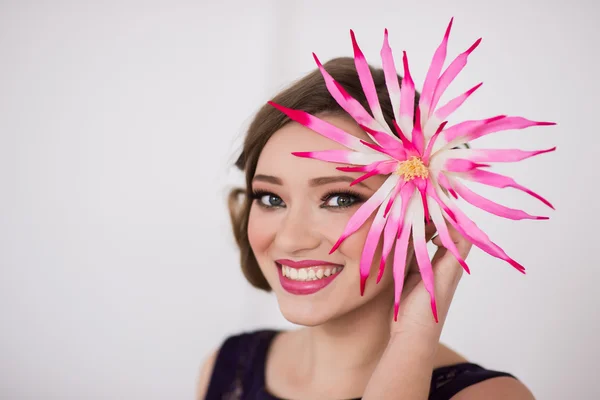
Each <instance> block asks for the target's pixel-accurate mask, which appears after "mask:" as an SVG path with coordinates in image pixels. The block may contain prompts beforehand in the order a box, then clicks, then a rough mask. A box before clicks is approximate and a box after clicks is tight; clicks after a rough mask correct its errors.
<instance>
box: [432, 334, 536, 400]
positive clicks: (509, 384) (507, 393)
mask: <svg viewBox="0 0 600 400" xmlns="http://www.w3.org/2000/svg"><path fill="white" fill-rule="evenodd" d="M465 362H470V361H469V360H467V359H466V358H465V357H464V356H462V355H461V354H459V353H457V352H456V351H454V350H452V349H451V348H449V347H448V346H446V345H443V344H441V343H440V344H439V347H438V352H437V356H436V359H435V362H434V368H440V367H445V366H449V365H454V364H460V363H465ZM478 399H486V400H503V399H510V400H534V399H535V397H534V396H533V394H532V393H531V391H530V390H529V389H528V388H527V386H525V385H524V384H523V383H522V382H521V381H519V380H517V379H514V378H511V377H507V376H501V377H496V378H491V379H487V380H485V381H482V382H479V383H476V384H474V385H471V386H469V387H467V388H465V389H463V390H461V391H460V392H458V393H457V394H456V395H454V396H453V397H452V400H478Z"/></svg>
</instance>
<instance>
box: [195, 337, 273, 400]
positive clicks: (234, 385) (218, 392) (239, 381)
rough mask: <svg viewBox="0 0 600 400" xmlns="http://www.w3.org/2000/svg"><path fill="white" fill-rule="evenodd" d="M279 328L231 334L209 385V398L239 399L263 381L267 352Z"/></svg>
mask: <svg viewBox="0 0 600 400" xmlns="http://www.w3.org/2000/svg"><path fill="white" fill-rule="evenodd" d="M276 334H277V331H272V330H262V331H256V332H247V333H242V334H240V335H236V336H231V337H229V338H227V339H226V340H225V342H223V344H222V345H221V348H220V349H219V353H218V355H217V359H216V360H215V365H214V368H213V372H212V376H211V379H210V383H209V385H208V389H207V393H206V398H207V399H223V400H225V399H226V400H238V399H243V398H247V396H248V395H249V394H251V393H252V392H253V391H255V390H256V389H257V387H260V386H261V385H262V384H263V383H264V365H265V360H266V353H267V350H268V348H269V345H270V343H271V340H272V339H273V337H275V335H276Z"/></svg>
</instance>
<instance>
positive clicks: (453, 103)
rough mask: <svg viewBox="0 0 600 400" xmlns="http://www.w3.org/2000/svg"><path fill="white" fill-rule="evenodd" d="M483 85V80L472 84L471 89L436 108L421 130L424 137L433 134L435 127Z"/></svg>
mask: <svg viewBox="0 0 600 400" xmlns="http://www.w3.org/2000/svg"><path fill="white" fill-rule="evenodd" d="M481 85H483V82H481V83H479V84H477V85H475V86H473V87H472V88H471V89H469V90H467V91H466V92H465V93H463V94H461V95H460V96H458V97H455V98H454V99H452V100H450V101H449V102H448V103H447V104H446V105H444V106H443V107H441V108H438V109H437V110H436V111H435V113H434V114H433V115H431V116H430V117H429V119H428V120H427V125H426V126H425V129H424V130H423V132H424V134H425V137H426V138H429V137H431V136H432V135H433V133H434V132H435V130H436V128H438V127H439V125H440V124H441V123H442V121H444V120H445V119H447V118H448V116H449V115H451V114H452V113H453V112H454V111H456V110H457V109H458V108H459V107H460V106H461V105H462V104H463V103H464V102H465V101H466V100H467V99H468V98H469V96H471V95H472V94H473V93H474V92H475V91H476V90H477V89H479V88H480V87H481Z"/></svg>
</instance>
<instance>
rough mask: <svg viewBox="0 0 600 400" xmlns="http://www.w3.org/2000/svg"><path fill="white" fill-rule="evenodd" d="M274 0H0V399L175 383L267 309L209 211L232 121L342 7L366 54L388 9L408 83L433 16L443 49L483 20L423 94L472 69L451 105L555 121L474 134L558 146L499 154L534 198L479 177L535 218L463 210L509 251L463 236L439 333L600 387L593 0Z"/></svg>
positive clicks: (225, 181) (571, 388)
mask: <svg viewBox="0 0 600 400" xmlns="http://www.w3.org/2000/svg"><path fill="white" fill-rule="evenodd" d="M297 3H298V2H281V1H277V2H276V1H274V0H273V1H269V0H254V1H252V2H242V1H238V2H232V1H229V2H227V1H222V2H220V3H219V4H218V5H215V4H211V5H207V4H203V3H202V2H191V1H190V2H183V1H179V2H174V1H163V2H148V1H145V2H141V1H140V2H134V1H119V2H114V3H109V2H92V1H87V2H83V1H80V2H56V1H55V2H52V3H49V2H48V3H44V2H37V3H35V2H26V1H12V2H11V1H3V2H2V3H0V246H1V247H0V398H2V399H41V398H44V399H145V400H147V399H184V398H192V396H193V392H194V386H195V383H196V378H197V374H198V368H199V366H200V364H201V362H202V360H203V359H204V357H205V356H206V354H207V353H208V352H209V350H211V349H213V348H215V347H216V346H218V345H219V344H220V342H221V341H222V340H223V339H224V337H225V336H227V335H229V334H232V333H235V332H239V331H242V330H250V329H255V328H261V327H289V325H288V324H287V323H286V322H285V321H284V320H283V318H282V317H281V316H280V315H279V313H278V309H277V305H276V302H275V299H274V298H272V297H271V296H270V295H267V294H263V293H260V292H258V291H257V290H254V289H253V288H251V287H250V286H249V285H248V284H247V283H246V282H245V280H244V278H243V277H242V274H241V272H240V270H239V264H238V258H237V257H238V255H237V252H236V248H235V246H234V242H233V239H232V236H231V234H230V228H229V221H228V215H227V211H226V202H225V196H226V193H227V190H228V188H229V187H230V186H231V185H233V184H235V183H240V182H242V175H241V174H239V173H236V172H232V171H231V169H230V165H232V163H233V162H234V160H235V158H236V156H237V154H238V149H239V145H240V140H241V137H242V136H243V134H244V129H245V127H246V126H247V124H248V122H249V120H250V119H251V118H252V115H253V113H254V112H255V111H256V110H257V109H258V108H259V107H260V106H261V105H262V104H263V103H264V102H265V101H266V100H268V99H269V98H270V96H272V95H273V94H274V93H276V92H277V91H278V90H279V89H280V88H282V87H283V86H284V85H286V84H288V83H289V82H290V81H292V80H294V79H297V78H299V77H300V76H301V75H303V74H304V73H306V72H308V71H310V70H312V69H313V68H314V64H313V60H312V56H311V52H312V51H314V52H316V53H317V55H318V56H319V57H320V59H321V60H323V61H325V60H327V59H329V58H331V57H334V56H341V55H351V54H352V48H351V44H350V38H349V34H348V31H349V29H350V28H352V29H354V30H355V32H356V34H357V37H358V40H359V43H360V44H361V47H362V48H363V50H364V52H365V54H366V56H367V59H368V60H369V61H370V62H371V63H373V64H375V65H380V61H379V50H380V48H381V43H382V38H383V29H384V28H385V27H387V28H388V29H389V30H390V42H391V46H392V48H393V49H394V51H395V54H396V57H397V58H398V59H399V56H398V55H399V54H401V51H402V50H407V52H408V55H409V59H410V63H411V70H412V72H413V77H414V78H415V81H416V82H417V86H418V87H420V85H421V84H422V81H423V78H424V74H425V72H426V68H427V66H428V64H429V62H430V60H431V56H432V54H433V51H434V50H435V48H436V47H437V45H438V44H439V42H440V40H441V38H442V36H443V33H444V30H445V27H446V25H447V23H448V21H449V19H450V17H451V16H454V17H455V24H454V28H453V32H452V36H451V39H450V46H449V58H453V57H454V55H456V54H458V53H459V52H461V51H463V50H465V49H466V48H468V47H469V46H470V45H471V43H473V42H474V41H475V40H476V39H477V38H478V37H480V36H482V37H483V42H482V44H481V46H480V47H479V48H478V49H477V50H476V51H475V53H473V55H472V56H471V58H470V61H469V65H468V66H467V68H466V69H465V70H464V72H463V74H462V75H461V76H460V78H459V79H457V80H456V81H455V82H454V83H453V85H452V86H451V87H450V90H449V92H448V94H447V96H446V97H445V98H448V99H449V98H451V96H452V97H453V95H457V94H459V93H461V92H463V91H464V90H466V89H468V88H470V87H471V86H473V85H474V84H476V83H478V82H479V81H484V82H485V83H484V85H483V87H482V88H481V89H480V90H479V91H478V92H477V94H476V95H474V97H472V99H470V100H469V102H468V103H466V104H465V105H464V106H463V108H462V110H461V111H460V112H459V113H457V114H456V115H455V117H456V119H455V121H460V120H462V119H475V118H484V117H489V116H493V115H497V114H510V115H522V116H525V117H527V118H530V119H537V120H552V121H556V122H558V126H556V127H541V128H530V129H527V130H524V131H514V132H505V133H500V134H496V135H492V136H490V137H487V138H485V139H482V140H481V141H480V142H478V143H477V144H476V146H477V147H505V148H510V147H520V148H524V149H537V148H547V147H551V146H554V145H557V146H558V151H557V152H555V153H552V154H548V155H542V156H539V157H537V158H534V159H530V160H525V161H522V162H520V163H517V164H513V165H506V166H502V168H498V170H499V171H500V172H505V173H509V174H510V175H512V176H514V177H515V178H516V179H517V181H519V182H520V183H522V184H524V185H526V186H529V187H531V188H532V189H534V190H536V191H538V192H540V193H541V194H543V195H544V196H546V197H547V198H549V199H550V200H551V201H552V202H553V203H554V204H555V206H556V209H557V211H555V212H551V210H546V209H545V208H544V206H543V205H542V204H541V203H538V202H537V201H535V200H533V199H530V198H528V197H527V196H526V195H524V194H521V193H519V192H517V191H514V190H511V189H506V190H496V189H489V190H482V191H481V192H482V193H483V194H485V195H491V196H492V197H493V198H494V199H495V200H497V201H499V202H502V203H505V204H507V205H510V206H513V207H522V208H525V209H527V210H528V211H530V212H532V213H545V214H549V215H550V216H551V219H550V221H520V222H513V221H504V220H501V219H500V218H497V217H494V216H489V215H486V214H485V213H483V212H476V211H473V212H472V213H471V215H472V216H474V217H475V218H476V219H477V221H478V223H479V225H480V226H482V227H483V228H484V229H485V230H487V231H488V233H489V234H490V236H491V237H492V238H493V239H494V240H495V241H496V242H497V243H499V244H500V245H501V246H502V247H504V248H505V250H506V251H507V252H508V253H509V254H510V255H512V256H513V257H514V258H516V259H517V260H519V261H520V262H521V263H522V264H524V265H525V266H526V268H527V269H528V274H527V275H526V276H522V275H521V274H519V273H518V272H516V271H515V270H514V269H512V268H511V267H510V266H509V265H508V264H506V263H504V262H502V261H499V260H497V259H493V258H491V257H490V256H488V255H486V254H484V253H483V252H481V251H479V250H477V249H476V250H474V251H473V252H472V254H471V256H470V265H471V267H472V270H473V273H472V275H471V276H465V278H463V280H462V282H461V286H460V288H459V291H458V293H457V295H456V297H455V301H454V303H453V306H452V309H451V315H450V317H449V321H448V322H447V324H446V327H445V330H444V335H443V339H444V341H445V342H446V343H448V344H449V345H450V346H451V347H454V348H455V349H456V350H458V351H459V352H462V353H463V354H465V355H466V356H467V357H469V358H470V359H472V360H473V361H475V362H478V363H480V364H482V365H484V366H486V367H488V368H493V369H500V370H507V371H510V372H512V373H513V374H515V375H516V376H518V377H519V378H520V379H522V380H523V381H524V382H525V383H526V384H527V385H528V386H529V387H530V388H531V389H532V390H533V392H534V393H535V394H536V395H537V396H538V397H539V398H540V399H567V398H573V399H575V398H576V399H594V398H598V397H600V389H599V386H598V382H597V377H596V374H595V371H597V366H598V361H599V360H598V358H599V356H600V350H599V349H600V345H599V344H598V333H597V332H598V329H599V328H600V321H599V320H600V317H599V312H598V306H599V305H600V304H599V300H598V296H597V292H598V291H597V288H596V286H597V282H598V281H599V280H600V272H599V268H598V265H597V258H596V257H594V255H595V254H596V246H597V245H598V234H597V230H596V226H597V225H598V224H599V223H600V220H599V218H598V212H599V211H600V207H599V206H598V197H595V196H596V195H597V193H598V190H597V186H596V184H597V181H598V178H600V174H599V173H598V169H597V166H596V165H597V164H596V161H597V160H598V159H599V157H600V153H599V152H598V149H597V147H596V146H597V144H598V140H599V139H598V135H600V131H599V130H598V122H597V117H598V115H599V111H598V108H599V106H600V104H599V102H598V101H597V93H598V92H599V91H600V84H599V83H598V62H599V61H600V60H599V56H598V52H599V47H598V43H599V42H600V34H599V32H598V29H599V28H598V21H599V19H600V12H599V9H600V5H598V3H597V2H595V1H592V0H579V1H572V2H566V1H558V0H553V1H545V2H539V3H538V4H534V3H532V2H529V1H523V0H518V1H516V0H510V1H503V2H482V1H477V0H468V1H467V0H465V1H450V2H449V1H441V0H440V1H434V2H424V1H410V2H408V1H397V0H395V1H387V2H386V1H375V0H369V1H348V0H346V1H327V2H317V1H303V2H302V3H303V5H298V4H297ZM451 122H452V121H451ZM468 211H471V210H470V209H469V210H468Z"/></svg>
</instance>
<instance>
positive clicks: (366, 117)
mask: <svg viewBox="0 0 600 400" xmlns="http://www.w3.org/2000/svg"><path fill="white" fill-rule="evenodd" d="M313 57H314V59H315V62H316V63H317V66H318V67H319V70H320V71H321V75H323V79H324V80H325V85H326V86H327V90H329V93H330V94H331V96H332V97H333V98H334V99H335V101H336V102H337V103H338V104H339V105H340V107H342V108H343V109H344V110H345V111H346V112H347V113H348V114H350V116H351V117H352V118H354V120H355V121H356V122H358V123H359V124H361V125H364V126H368V127H369V128H370V129H372V130H375V131H379V132H389V133H390V134H391V130H390V129H389V127H388V126H387V124H384V125H383V126H382V125H381V124H380V123H379V122H377V121H376V120H375V119H374V118H373V117H372V116H371V114H369V113H368V112H367V110H365V109H364V107H363V106H362V105H361V104H360V103H359V102H358V101H357V100H356V99H354V98H353V97H352V96H350V95H349V94H348V92H346V90H345V89H344V88H343V87H342V85H340V84H339V83H337V82H336V81H335V79H333V77H332V76H331V75H329V73H328V72H327V70H325V67H323V65H322V64H321V62H320V61H319V59H318V58H317V56H316V55H315V54H314V53H313ZM373 140H375V139H374V138H373ZM375 141H376V140H375ZM376 142H377V141H376Z"/></svg>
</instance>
